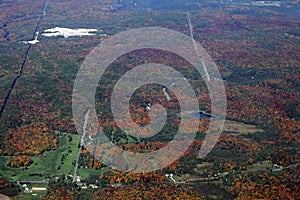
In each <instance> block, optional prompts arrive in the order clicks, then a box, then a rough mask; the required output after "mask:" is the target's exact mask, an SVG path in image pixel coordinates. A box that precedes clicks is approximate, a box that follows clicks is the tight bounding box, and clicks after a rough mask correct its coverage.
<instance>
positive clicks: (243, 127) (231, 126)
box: [223, 120, 264, 135]
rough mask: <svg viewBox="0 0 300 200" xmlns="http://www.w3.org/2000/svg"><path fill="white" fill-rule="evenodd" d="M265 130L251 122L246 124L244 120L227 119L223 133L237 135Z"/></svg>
mask: <svg viewBox="0 0 300 200" xmlns="http://www.w3.org/2000/svg"><path fill="white" fill-rule="evenodd" d="M263 131H264V130H262V129H260V128H259V127H257V126H255V125H251V124H245V123H242V122H237V121H231V120H226V121H225V124H224V128H223V133H227V134H236V135H244V134H252V133H257V132H263Z"/></svg>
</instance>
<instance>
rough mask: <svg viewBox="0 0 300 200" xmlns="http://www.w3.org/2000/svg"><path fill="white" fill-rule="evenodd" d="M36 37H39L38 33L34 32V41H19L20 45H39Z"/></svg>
mask: <svg viewBox="0 0 300 200" xmlns="http://www.w3.org/2000/svg"><path fill="white" fill-rule="evenodd" d="M38 37H39V32H36V34H35V37H34V40H30V41H21V43H24V44H36V43H39V42H40V41H39V40H38Z"/></svg>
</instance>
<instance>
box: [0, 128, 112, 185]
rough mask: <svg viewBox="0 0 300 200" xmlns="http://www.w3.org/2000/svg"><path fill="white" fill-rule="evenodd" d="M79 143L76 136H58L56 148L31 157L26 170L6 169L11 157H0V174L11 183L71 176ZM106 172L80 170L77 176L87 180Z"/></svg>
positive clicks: (105, 169)
mask: <svg viewBox="0 0 300 200" xmlns="http://www.w3.org/2000/svg"><path fill="white" fill-rule="evenodd" d="M79 143H80V138H79V137H78V136H76V135H71V134H60V136H59V144H58V148H57V149H53V150H51V151H46V152H44V153H43V154H41V155H37V156H32V157H31V158H32V160H33V164H31V165H30V166H29V167H27V168H26V167H23V168H11V167H7V163H8V162H9V160H10V158H11V157H10V156H1V160H0V174H1V175H2V176H3V177H4V178H6V179H8V180H11V181H16V180H22V181H41V180H50V179H52V178H54V177H56V176H61V175H64V174H65V175H73V174H74V163H75V162H76V159H77V154H78V144H79ZM107 170H108V169H107V168H104V169H103V170H100V171H97V170H93V169H85V168H80V169H79V170H78V175H79V176H82V177H83V178H87V177H88V176H89V175H100V174H101V173H103V172H105V171H107ZM30 174H31V175H30Z"/></svg>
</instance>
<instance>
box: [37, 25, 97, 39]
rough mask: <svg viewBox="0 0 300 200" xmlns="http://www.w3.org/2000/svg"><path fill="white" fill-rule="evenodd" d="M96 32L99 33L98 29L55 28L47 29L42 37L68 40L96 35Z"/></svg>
mask: <svg viewBox="0 0 300 200" xmlns="http://www.w3.org/2000/svg"><path fill="white" fill-rule="evenodd" d="M95 32H98V29H85V28H79V29H71V28H61V27H55V28H51V29H46V30H45V31H44V33H42V35H43V36H46V37H56V36H63V37H65V38H68V37H78V36H79V37H82V36H91V35H96V33H95Z"/></svg>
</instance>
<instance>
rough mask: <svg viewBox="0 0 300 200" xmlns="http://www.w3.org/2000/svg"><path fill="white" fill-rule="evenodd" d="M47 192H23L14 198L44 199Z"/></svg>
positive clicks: (19, 199) (23, 199)
mask: <svg viewBox="0 0 300 200" xmlns="http://www.w3.org/2000/svg"><path fill="white" fill-rule="evenodd" d="M45 194H46V192H39V193H22V194H21V195H19V196H17V197H15V198H13V199H14V200H35V199H37V200H38V199H42V198H43V196H45Z"/></svg>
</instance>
